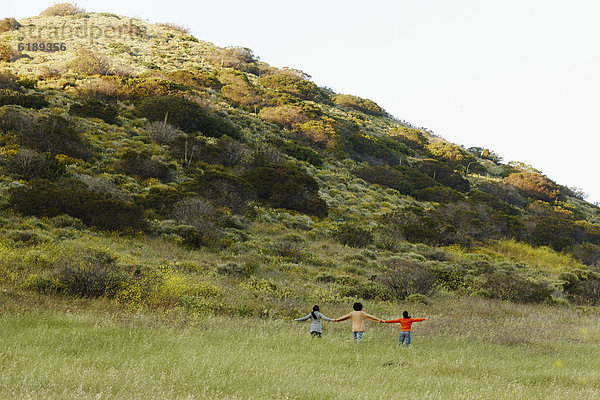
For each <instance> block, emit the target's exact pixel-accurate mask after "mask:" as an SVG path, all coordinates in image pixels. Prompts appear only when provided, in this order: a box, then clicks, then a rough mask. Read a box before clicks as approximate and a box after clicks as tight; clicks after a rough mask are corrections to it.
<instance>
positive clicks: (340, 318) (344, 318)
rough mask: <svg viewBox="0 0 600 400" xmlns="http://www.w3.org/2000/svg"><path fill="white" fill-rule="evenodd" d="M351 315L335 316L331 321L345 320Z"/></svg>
mask: <svg viewBox="0 0 600 400" xmlns="http://www.w3.org/2000/svg"><path fill="white" fill-rule="evenodd" d="M351 316H352V314H346V315H344V316H343V317H339V318H336V319H334V320H332V321H333V322H341V321H345V320H347V319H349V318H350V317H351Z"/></svg>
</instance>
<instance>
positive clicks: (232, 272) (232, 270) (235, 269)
mask: <svg viewBox="0 0 600 400" xmlns="http://www.w3.org/2000/svg"><path fill="white" fill-rule="evenodd" d="M217 272H218V273H219V274H221V275H229V276H241V277H243V276H245V275H246V271H245V269H244V266H243V265H240V264H238V263H236V262H228V263H225V264H221V265H218V266H217Z"/></svg>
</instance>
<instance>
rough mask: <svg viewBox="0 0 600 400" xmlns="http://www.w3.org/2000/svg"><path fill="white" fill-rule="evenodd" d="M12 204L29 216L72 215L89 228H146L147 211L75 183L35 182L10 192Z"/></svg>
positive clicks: (60, 181) (72, 180) (75, 181)
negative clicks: (92, 226)
mask: <svg viewBox="0 0 600 400" xmlns="http://www.w3.org/2000/svg"><path fill="white" fill-rule="evenodd" d="M9 194H10V203H11V206H12V207H14V208H15V209H16V210H18V211H20V212H22V213H23V214H27V215H37V216H40V217H55V216H58V215H62V214H68V215H71V216H72V217H75V218H79V219H81V220H82V221H83V222H84V223H85V224H87V225H94V226H98V227H100V228H105V229H110V230H127V231H131V230H136V229H141V228H143V227H144V226H145V222H144V219H143V210H142V209H140V208H139V207H137V206H136V205H134V204H132V203H128V202H125V201H120V200H114V199H110V198H107V197H106V196H104V195H102V194H100V193H97V192H93V191H91V190H89V189H88V187H87V186H86V185H85V184H84V183H82V182H80V181H78V180H75V179H65V178H63V179H60V180H59V181H57V182H56V183H53V182H50V181H47V180H42V179H39V180H37V179H36V180H32V181H31V182H29V184H27V185H25V186H22V187H16V188H13V189H11V190H10V192H9Z"/></svg>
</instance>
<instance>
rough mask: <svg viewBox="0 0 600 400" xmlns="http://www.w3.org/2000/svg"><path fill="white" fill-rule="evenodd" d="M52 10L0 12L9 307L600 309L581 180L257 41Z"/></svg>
mask: <svg viewBox="0 0 600 400" xmlns="http://www.w3.org/2000/svg"><path fill="white" fill-rule="evenodd" d="M59 11H60V12H59ZM64 11H65V10H57V9H55V10H54V11H52V10H50V11H47V12H45V13H43V15H40V16H35V17H30V18H24V19H21V20H19V21H16V20H11V19H8V18H7V19H5V20H3V21H0V146H1V147H0V168H1V169H0V173H1V174H2V175H1V181H0V212H1V216H0V221H1V223H0V230H1V233H0V234H1V236H0V254H2V256H1V257H0V284H1V285H2V286H3V291H2V294H0V296H2V297H3V298H4V300H6V301H7V302H12V303H15V304H18V303H19V302H26V301H32V300H31V296H39V297H37V298H38V300H37V301H40V302H42V303H43V304H52V302H53V301H62V300H64V299H65V298H66V299H69V298H80V297H82V298H92V299H99V300H98V302H99V303H98V304H104V303H102V301H104V300H105V299H110V302H111V304H113V305H114V306H115V307H117V308H118V309H122V310H139V309H144V310H159V311H161V312H162V311H165V310H171V311H172V310H175V311H177V312H181V313H183V314H185V315H202V314H207V313H214V314H222V315H236V316H261V317H266V316H269V317H277V316H297V315H298V314H299V313H300V312H301V310H305V309H306V308H307V307H308V305H312V304H313V303H315V302H318V303H324V304H330V305H336V304H347V303H351V302H352V301H354V300H355V299H362V300H366V301H369V302H372V303H377V304H379V303H386V304H389V303H392V304H393V303H395V302H398V301H414V302H429V301H432V299H435V298H436V296H465V297H469V296H477V297H484V298H490V299H499V300H507V301H512V302H520V303H548V304H560V305H576V306H582V307H584V308H585V307H587V306H590V305H591V306H593V305H596V304H597V302H598V290H599V289H600V208H599V207H598V206H596V205H593V204H590V203H588V202H586V201H585V200H584V198H585V196H584V195H583V194H582V193H580V192H579V191H578V190H576V189H573V188H569V187H568V186H564V185H561V184H558V183H556V182H554V181H552V180H551V179H550V178H548V177H546V176H545V175H544V174H543V173H542V172H541V171H538V170H536V169H535V168H534V167H532V166H529V165H525V164H522V163H518V162H510V163H504V162H503V160H502V158H501V157H500V156H499V155H497V154H496V153H495V152H494V151H493V150H490V149H486V148H483V147H482V148H469V149H465V148H463V147H461V146H460V145H456V144H453V143H449V142H448V141H446V140H444V139H443V138H441V137H439V136H436V135H433V134H432V133H431V132H429V131H427V130H426V129H423V128H417V127H414V126H412V125H411V124H409V123H407V122H405V121H402V120H400V119H398V118H396V117H394V116H391V115H390V114H389V113H387V112H386V111H385V110H383V109H382V108H381V107H379V106H378V105H377V104H376V102H374V101H372V100H368V99H362V98H359V97H356V96H353V95H349V94H338V93H334V92H332V91H331V90H330V89H328V88H323V87H318V86H317V85H315V84H314V83H313V82H312V81H311V80H310V76H309V75H307V74H306V73H304V72H302V71H299V70H296V69H293V68H283V69H279V68H275V67H272V66H270V65H268V64H267V63H265V62H262V61H260V60H259V59H258V57H257V56H256V55H254V54H253V52H252V51H251V50H250V49H246V48H238V47H234V48H219V47H217V46H215V45H213V44H211V43H207V42H203V41H201V40H199V39H197V38H195V37H193V36H191V35H190V33H189V32H188V31H187V30H186V29H185V28H183V27H179V26H177V25H174V24H169V23H167V24H151V23H148V22H145V21H142V20H139V19H134V18H129V17H123V16H117V15H113V14H106V13H86V12H84V11H83V10H75V9H69V7H66V11H67V12H64ZM53 14H71V15H53ZM48 49H51V51H47V50H48ZM61 299H62V300H61Z"/></svg>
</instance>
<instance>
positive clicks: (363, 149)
mask: <svg viewBox="0 0 600 400" xmlns="http://www.w3.org/2000/svg"><path fill="white" fill-rule="evenodd" d="M348 141H349V143H350V146H351V151H352V152H354V154H355V157H357V158H358V159H359V160H361V161H368V162H372V163H375V164H378V163H380V162H381V161H383V162H386V163H388V164H390V165H397V164H399V163H400V160H401V158H400V156H399V154H398V152H397V151H395V150H394V149H390V148H389V147H388V142H386V141H384V140H382V139H379V138H376V137H374V136H367V135H364V134H360V133H356V134H353V135H350V136H349V137H348ZM378 161H379V162H378Z"/></svg>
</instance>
